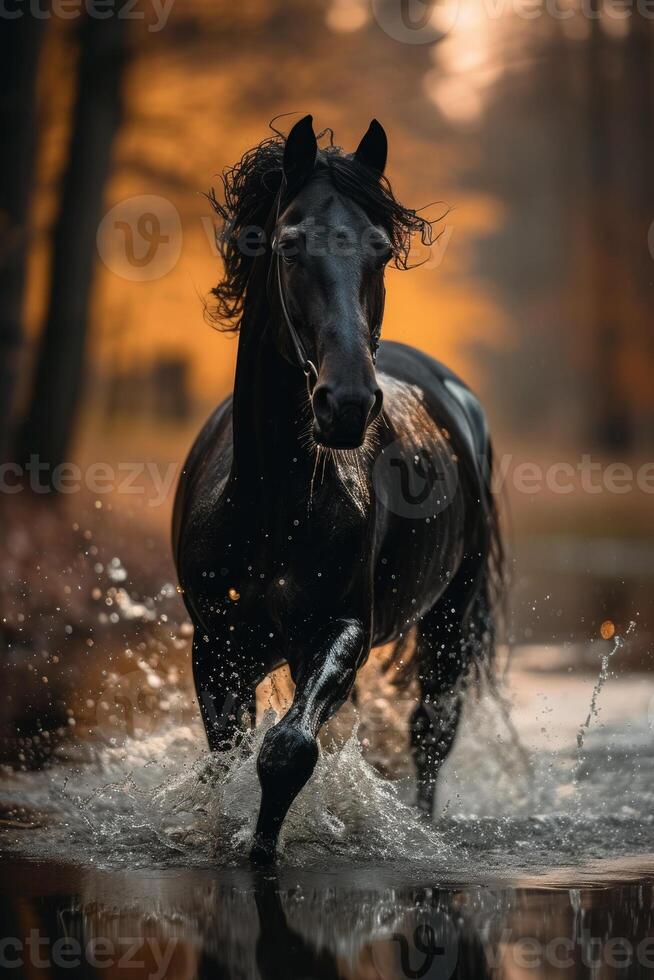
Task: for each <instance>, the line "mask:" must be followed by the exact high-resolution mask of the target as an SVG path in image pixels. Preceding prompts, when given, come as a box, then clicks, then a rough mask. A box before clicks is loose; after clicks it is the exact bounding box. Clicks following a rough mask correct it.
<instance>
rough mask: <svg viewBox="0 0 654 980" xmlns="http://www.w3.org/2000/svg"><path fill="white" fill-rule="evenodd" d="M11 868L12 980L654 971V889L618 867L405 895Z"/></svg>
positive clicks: (233, 878)
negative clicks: (569, 879)
mask: <svg viewBox="0 0 654 980" xmlns="http://www.w3.org/2000/svg"><path fill="white" fill-rule="evenodd" d="M8 870H10V872H11V876H10V877H11V881H12V882H13V887H12V888H11V889H10V888H8V886H7V881H8V880H9V879H8V878H5V884H4V886H3V894H0V911H1V912H2V923H3V940H4V942H3V945H2V948H1V950H0V955H1V956H2V957H3V968H4V970H3V972H5V973H6V975H8V976H11V975H14V976H30V977H31V976H52V977H58V976H60V975H63V976H73V977H74V976H83V977H96V976H102V977H105V978H112V977H118V976H120V977H139V978H146V977H148V978H150V980H155V978H156V980H163V978H166V980H173V978H174V980H182V978H189V980H190V978H192V977H199V978H203V977H207V978H208V977H212V978H215V977H229V978H232V977H234V978H250V977H252V978H261V980H294V978H298V980H300V978H301V980H308V978H317V980H322V978H325V980H327V978H351V980H354V978H362V980H363V978H366V980H368V978H370V980H379V978H381V980H396V978H397V980H400V978H417V977H421V978H422V977H424V978H434V980H436V978H437V980H448V978H450V977H459V978H470V980H473V978H474V980H481V978H484V977H489V978H490V977H499V978H517V977H523V976H529V977H535V978H541V977H543V978H544V977H559V976H565V977H586V976H592V977H597V978H603V977H608V976H615V975H616V974H617V975H621V976H625V977H640V976H643V977H645V976H651V970H652V969H653V968H654V938H652V937H653V935H654V934H653V923H652V908H653V898H654V891H653V886H652V884H651V879H643V880H638V879H636V880H634V881H624V880H623V881H615V880H613V879H612V877H611V875H610V873H609V870H608V869H606V873H605V875H604V878H603V880H602V878H601V877H600V879H599V881H596V882H595V883H594V884H593V885H592V886H587V887H582V888H566V887H563V885H562V883H559V887H552V888H547V887H543V886H540V887H538V886H537V885H535V884H531V883H528V882H523V883H518V884H516V885H512V886H509V885H506V884H502V885H501V886H493V885H484V886H481V885H479V886H474V887H471V886H469V885H468V886H465V887H459V886H457V885H456V884H445V885H437V884H429V883H428V882H424V881H418V882H416V883H410V884H406V883H401V882H402V881H403V877H402V874H401V872H400V871H399V870H398V869H397V868H396V869H394V870H390V869H386V870H385V871H383V872H381V871H373V870H370V871H365V870H360V871H359V872H358V873H357V875H352V874H351V873H349V872H348V871H347V870H346V869H341V872H340V873H339V874H336V873H334V872H331V873H329V872H324V873H319V872H314V873H308V872H300V873H297V874H294V875H291V874H289V873H281V874H280V875H279V877H278V876H277V874H275V873H273V872H265V873H264V872H257V871H254V870H251V869H249V868H248V869H235V870H232V871H221V872H220V874H219V875H218V874H216V875H214V874H212V873H209V872H207V873H204V872H199V871H195V872H188V871H180V872H176V873H170V872H160V873H156V872H149V873H148V874H143V875H130V876H126V875H116V874H111V873H100V872H88V871H81V870H80V871H77V872H76V871H74V870H71V869H60V868H56V867H54V866H52V865H49V866H44V865H39V864H35V863H26V862H16V863H13V864H12V866H11V868H10V869H8ZM36 895H42V896H43V895H44V896H45V897H41V898H37V897H35V896H36ZM19 961H20V964H22V965H19Z"/></svg>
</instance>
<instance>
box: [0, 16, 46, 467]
mask: <svg viewBox="0 0 654 980" xmlns="http://www.w3.org/2000/svg"><path fill="white" fill-rule="evenodd" d="M41 24H42V21H41V20H39V19H37V18H36V17H31V16H23V17H20V18H18V19H16V20H4V21H3V22H2V23H0V129H1V130H2V132H3V134H4V136H3V140H4V141H5V144H4V146H3V150H2V153H0V462H3V461H4V460H5V459H6V456H7V453H8V450H9V444H10V438H11V425H12V419H13V409H14V396H15V391H16V378H17V367H18V359H19V357H20V353H21V345H22V340H23V295H24V287H25V264H26V257H27V243H28V238H29V234H28V227H29V207H30V191H31V186H32V177H33V173H34V155H35V152H34V151H35V144H36V140H35V136H34V134H35V131H36V125H35V122H36V120H35V115H36V113H35V80H36V73H37V65H38V57H39V47H40V40H41V33H42V32H41Z"/></svg>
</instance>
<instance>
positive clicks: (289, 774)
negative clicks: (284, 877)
mask: <svg viewBox="0 0 654 980" xmlns="http://www.w3.org/2000/svg"><path fill="white" fill-rule="evenodd" d="M294 646H295V644H294ZM369 650H370V635H369V631H368V630H366V629H365V627H364V624H363V622H362V621H361V620H358V619H355V618H352V619H350V618H343V619H337V620H336V621H332V622H331V623H330V625H329V626H325V627H323V628H322V629H318V630H314V631H308V632H307V633H305V634H304V639H303V643H302V652H301V653H299V652H298V654H297V657H295V656H294V657H293V658H292V661H291V662H292V666H293V667H294V670H293V674H294V680H295V685H296V686H295V697H294V699H293V704H292V705H291V707H290V709H289V710H288V712H287V714H286V715H284V717H283V718H282V720H281V721H280V722H278V723H277V724H276V725H275V726H274V727H273V728H271V729H270V731H269V732H268V733H267V734H266V737H265V739H264V741H263V745H262V746H261V751H260V752H259V759H258V763H257V768H258V773H259V782H260V784H261V805H260V809H259V819H258V820H257V827H256V833H255V837H254V843H253V847H252V852H251V858H252V860H253V861H256V862H258V863H268V862H271V861H272V860H273V859H274V857H275V850H276V846H277V838H278V836H279V831H280V829H281V826H282V823H283V821H284V818H285V816H286V814H287V812H288V809H289V807H290V805H291V803H292V802H293V800H294V799H295V797H296V796H297V795H298V793H299V792H300V790H301V789H302V787H303V786H304V785H305V783H306V782H307V780H308V779H309V777H310V776H311V774H312V772H313V770H314V768H315V765H316V762H317V760H318V742H317V740H316V736H317V734H318V732H319V730H320V727H321V726H322V724H323V723H324V722H325V721H326V720H327V719H328V718H329V716H330V715H331V714H333V713H334V711H336V709H337V708H338V707H339V706H340V705H341V704H342V703H343V702H344V701H345V700H346V698H347V697H348V695H349V693H350V691H351V689H352V685H353V684H354V680H355V677H356V672H357V669H358V667H359V666H360V665H361V663H362V662H363V660H364V659H365V657H366V656H367V655H368V652H369Z"/></svg>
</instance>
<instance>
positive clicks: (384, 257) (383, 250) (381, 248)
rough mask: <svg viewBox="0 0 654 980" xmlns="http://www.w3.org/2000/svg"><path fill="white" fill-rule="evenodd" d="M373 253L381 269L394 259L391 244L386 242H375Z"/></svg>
mask: <svg viewBox="0 0 654 980" xmlns="http://www.w3.org/2000/svg"><path fill="white" fill-rule="evenodd" d="M372 253H373V255H374V258H375V263H376V264H377V265H378V267H379V268H380V269H381V268H382V266H385V265H386V263H387V262H390V260H391V259H392V258H393V249H392V248H391V246H390V244H389V242H386V241H378V242H375V243H374V244H373V246H372Z"/></svg>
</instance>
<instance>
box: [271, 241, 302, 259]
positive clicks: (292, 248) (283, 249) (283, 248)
mask: <svg viewBox="0 0 654 980" xmlns="http://www.w3.org/2000/svg"><path fill="white" fill-rule="evenodd" d="M275 251H276V252H277V254H278V255H279V256H281V258H282V259H283V260H284V262H294V261H295V260H296V259H297V257H298V242H297V238H278V239H277V241H276V242H275Z"/></svg>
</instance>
